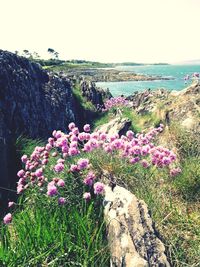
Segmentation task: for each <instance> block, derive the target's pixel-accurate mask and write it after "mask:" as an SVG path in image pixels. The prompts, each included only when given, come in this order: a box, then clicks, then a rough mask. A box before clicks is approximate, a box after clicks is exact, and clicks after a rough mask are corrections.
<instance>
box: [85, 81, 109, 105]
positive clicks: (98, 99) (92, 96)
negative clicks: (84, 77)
mask: <svg viewBox="0 0 200 267" xmlns="http://www.w3.org/2000/svg"><path fill="white" fill-rule="evenodd" d="M80 89H81V92H82V95H83V96H84V97H86V99H87V100H88V101H90V102H92V104H93V105H94V106H95V107H96V108H97V109H101V108H104V102H103V99H104V98H110V97H112V95H111V93H110V92H109V90H108V91H105V90H103V89H101V88H98V87H96V85H95V83H94V82H90V81H82V82H81V83H80Z"/></svg>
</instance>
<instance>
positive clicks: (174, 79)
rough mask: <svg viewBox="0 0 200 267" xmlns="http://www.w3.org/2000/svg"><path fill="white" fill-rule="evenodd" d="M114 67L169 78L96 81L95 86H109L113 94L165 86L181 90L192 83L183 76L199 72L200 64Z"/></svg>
mask: <svg viewBox="0 0 200 267" xmlns="http://www.w3.org/2000/svg"><path fill="white" fill-rule="evenodd" d="M116 69H119V70H122V71H131V72H135V73H138V74H146V75H151V76H162V77H170V78H171V80H156V81H131V82H129V81H128V82H98V83H96V84H97V86H99V87H102V88H109V89H110V91H111V93H112V95H113V96H118V95H122V94H123V95H131V94H132V93H133V92H135V91H141V90H145V89H147V88H151V89H157V88H166V89H168V90H178V91H180V90H182V89H184V88H185V87H187V86H188V85H190V84H191V83H192V81H193V80H189V81H187V84H185V81H184V77H185V76H186V75H187V74H189V75H192V74H193V73H194V72H198V73H200V65H146V66H120V67H117V68H116Z"/></svg>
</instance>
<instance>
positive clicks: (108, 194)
mask: <svg viewBox="0 0 200 267" xmlns="http://www.w3.org/2000/svg"><path fill="white" fill-rule="evenodd" d="M104 214H105V219H106V222H107V232H108V241H109V245H110V252H111V260H110V266H111V267H123V266H126V267H169V266H170V264H169V262H168V261H167V258H166V255H165V247H164V245H163V243H162V242H161V240H160V239H159V238H158V237H157V236H156V232H155V230H154V228H153V224H152V220H151V217H150V215H149V212H148V208H147V205H146V204H145V202H144V201H142V200H139V199H137V198H136V197H135V196H134V195H133V194H132V193H131V192H129V191H128V190H126V189H125V188H122V187H120V186H115V187H114V188H113V189H112V188H111V187H110V186H106V187H105V200H104Z"/></svg>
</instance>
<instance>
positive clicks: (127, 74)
mask: <svg viewBox="0 0 200 267" xmlns="http://www.w3.org/2000/svg"><path fill="white" fill-rule="evenodd" d="M65 73H66V74H67V76H68V77H70V78H73V79H75V80H77V78H81V79H83V80H87V81H93V82H121V81H154V80H172V79H173V78H169V77H161V76H150V75H149V76H148V75H142V74H136V73H134V72H132V71H121V70H117V69H114V68H110V69H108V68H105V69H103V68H96V69H95V68H93V69H91V68H90V69H87V68H84V69H83V68H82V69H81V68H78V69H76V68H73V69H72V68H71V69H69V70H68V71H67V72H65Z"/></svg>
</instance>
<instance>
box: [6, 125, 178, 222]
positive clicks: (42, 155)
mask: <svg viewBox="0 0 200 267" xmlns="http://www.w3.org/2000/svg"><path fill="white" fill-rule="evenodd" d="M68 127H69V130H70V131H69V133H68V134H66V133H63V132H61V131H56V130H55V131H53V133H52V137H50V138H49V139H48V142H47V144H46V145H45V146H42V147H40V146H37V147H35V149H34V151H33V153H32V154H31V156H30V157H28V156H27V155H23V156H22V158H21V160H22V162H23V163H24V169H22V170H20V171H18V173H17V175H18V177H19V181H18V185H17V193H18V194H21V193H22V192H23V191H24V190H26V189H27V188H32V187H35V188H38V190H40V192H44V193H45V194H46V195H47V196H48V197H51V198H53V199H56V200H57V202H58V204H59V205H64V204H66V198H65V197H64V196H63V192H64V191H65V188H66V184H65V181H64V180H63V179H61V178H59V177H57V176H58V175H59V174H60V173H61V174H62V175H63V174H65V173H66V175H67V173H68V174H71V175H72V176H74V177H77V175H78V177H82V181H83V185H84V186H85V187H86V189H87V191H88V192H85V193H84V195H83V198H84V199H85V200H87V201H88V200H90V199H91V196H92V195H102V194H103V193H104V190H105V189H104V184H103V183H102V182H101V181H98V177H97V174H96V173H95V172H94V170H93V168H92V164H91V163H90V161H89V159H88V158H87V156H86V155H87V153H89V152H91V151H93V150H95V149H100V150H102V151H104V152H105V153H107V154H110V155H112V156H118V157H121V158H123V159H124V160H125V161H127V163H129V164H131V165H134V164H140V165H141V166H142V167H143V168H149V167H150V166H151V165H153V166H156V167H158V168H163V167H165V166H167V167H168V166H169V165H170V164H171V163H173V162H174V161H175V160H176V156H175V154H174V153H173V152H172V151H170V150H168V149H167V148H164V147H162V146H155V145H154V143H153V139H154V138H155V137H156V136H157V135H158V134H159V133H160V132H162V131H163V127H164V126H163V125H162V124H161V125H160V127H158V128H153V129H151V130H150V131H149V132H148V133H146V134H144V133H140V134H134V133H133V132H132V131H127V133H126V135H122V136H121V137H119V135H118V134H115V135H112V136H109V135H107V134H106V133H104V132H100V131H98V132H93V133H89V131H90V125H88V124H86V125H85V126H84V130H85V131H84V132H79V129H78V128H77V127H76V125H75V124H74V123H73V122H72V123H70V124H69V126H68ZM80 155H81V156H82V157H80ZM77 156H78V157H77ZM50 158H54V161H56V163H55V165H54V166H52V165H50V166H48V165H49V164H50V163H49V159H50ZM68 159H70V160H68ZM51 164H52V163H51ZM46 169H48V171H49V170H52V172H53V175H54V176H55V177H54V178H53V179H49V178H48V174H46ZM47 173H48V172H47ZM178 173H179V169H172V170H171V172H170V174H171V175H176V174H178ZM10 206H12V204H11V203H10ZM6 216H7V215H6ZM11 220H12V216H11V217H10V215H9V216H7V217H4V223H10V222H11Z"/></svg>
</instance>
